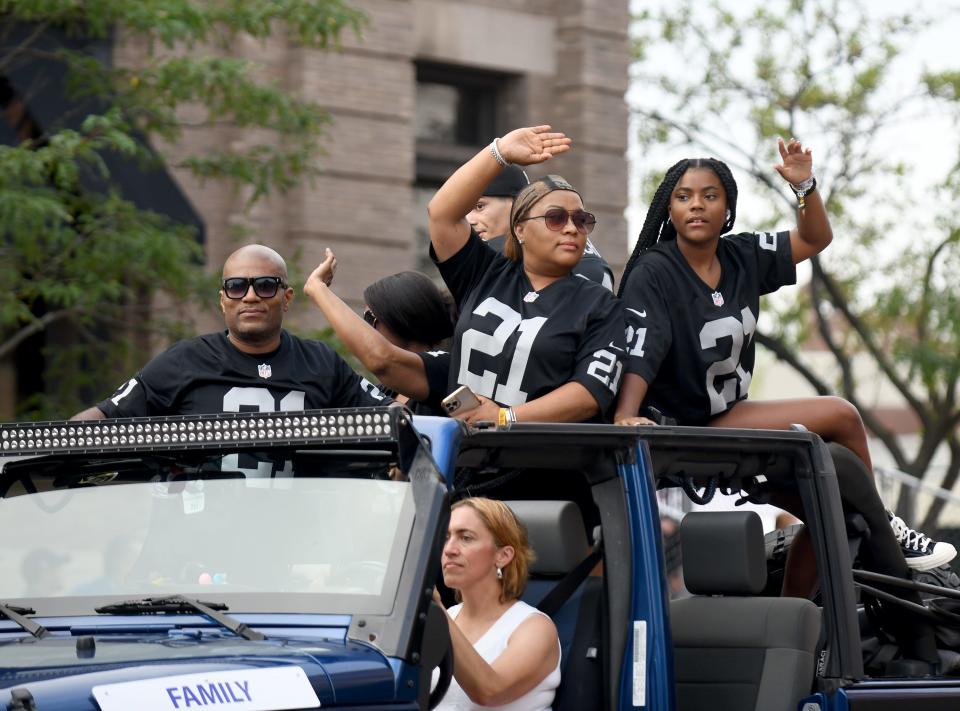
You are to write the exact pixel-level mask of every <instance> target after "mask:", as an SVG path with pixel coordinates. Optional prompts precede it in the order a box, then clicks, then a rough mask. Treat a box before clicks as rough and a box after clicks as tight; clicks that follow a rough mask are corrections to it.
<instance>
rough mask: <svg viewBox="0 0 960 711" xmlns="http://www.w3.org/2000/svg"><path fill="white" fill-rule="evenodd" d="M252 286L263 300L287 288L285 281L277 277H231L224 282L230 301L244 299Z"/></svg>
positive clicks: (225, 292) (224, 289) (225, 293)
mask: <svg viewBox="0 0 960 711" xmlns="http://www.w3.org/2000/svg"><path fill="white" fill-rule="evenodd" d="M251 286H252V287H253V293H254V294H256V295H257V296H259V297H260V298H261V299H271V298H273V297H274V296H276V295H277V291H278V290H279V289H281V288H283V289H286V288H287V285H286V283H284V281H283V279H281V278H280V277H275V276H258V277H230V278H229V279H224V280H223V293H224V295H225V296H226V297H227V298H228V299H242V298H243V297H244V296H246V295H247V291H249V289H250V287H251Z"/></svg>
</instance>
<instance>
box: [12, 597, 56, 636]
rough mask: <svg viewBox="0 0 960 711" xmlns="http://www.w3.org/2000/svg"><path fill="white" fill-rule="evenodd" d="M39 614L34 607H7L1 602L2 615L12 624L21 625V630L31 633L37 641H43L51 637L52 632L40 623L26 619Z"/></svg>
mask: <svg viewBox="0 0 960 711" xmlns="http://www.w3.org/2000/svg"><path fill="white" fill-rule="evenodd" d="M36 613H37V611H36V610H34V609H33V608H32V607H18V606H17V605H7V604H6V603H3V602H0V615H3V616H4V617H6V618H7V619H8V620H10V621H11V622H15V623H17V624H18V625H20V629H22V630H24V631H25V632H29V633H30V634H32V635H33V636H34V637H36V638H37V639H43V638H44V637H47V636H49V635H50V630H48V629H47V628H46V627H44V626H43V625H41V624H40V623H38V622H34V621H33V620H31V619H29V618H27V617H24V615H35V614H36Z"/></svg>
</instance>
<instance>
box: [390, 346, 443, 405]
mask: <svg viewBox="0 0 960 711" xmlns="http://www.w3.org/2000/svg"><path fill="white" fill-rule="evenodd" d="M416 355H418V356H419V357H420V360H421V361H423V371H424V373H425V375H426V376H427V388H428V394H427V397H426V398H425V399H423V400H413V399H411V400H407V403H406V406H407V407H408V408H409V409H410V411H411V412H413V414H414V415H430V416H432V417H446V416H447V411H446V410H444V409H443V398H445V397H446V396H447V379H448V378H449V375H450V353H449V352H448V351H425V352H423V353H417V354H416ZM377 387H378V388H379V389H380V390H381V391H382V392H384V393H386V394H387V395H388V396H389V397H392V398H395V397H396V396H397V394H398V393H397V391H395V390H391V389H389V388H387V387H384V386H383V385H382V384H379V385H377ZM400 394H401V395H402V394H403V393H400Z"/></svg>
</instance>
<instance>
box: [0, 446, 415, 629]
mask: <svg viewBox="0 0 960 711" xmlns="http://www.w3.org/2000/svg"><path fill="white" fill-rule="evenodd" d="M395 460H396V455H395V453H393V452H391V451H389V450H378V449H369V450H365V449H356V450H339V451H338V450H329V449H309V448H304V447H297V448H294V447H264V448H263V449H246V450H241V451H234V452H230V451H225V450H223V449H220V450H218V451H215V452H204V451H185V452H156V453H136V454H126V453H116V454H111V455H109V456H106V455H93V456H87V455H84V456H57V455H48V456H39V457H29V458H23V459H18V460H12V461H7V463H6V464H5V465H4V466H3V469H2V474H0V538H2V540H3V541H4V545H3V546H2V548H0V570H2V571H3V575H2V576H0V600H2V601H4V602H15V603H17V604H22V605H29V606H30V607H33V608H36V610H37V612H38V613H39V614H42V615H49V614H90V612H91V611H92V610H93V608H94V607H96V606H99V605H102V604H104V603H105V602H113V601H117V600H127V599H133V598H141V597H148V596H152V597H158V596H164V595H176V594H180V595H185V596H190V597H194V598H201V599H204V600H211V601H215V602H224V603H226V604H227V605H228V606H229V607H230V609H232V610H242V611H244V612H277V611H282V612H322V613H330V614H356V613H367V614H375V615H383V614H388V613H389V612H390V610H391V608H392V606H393V603H394V598H395V595H396V593H397V585H398V581H399V579H400V572H401V569H402V567H403V563H404V557H405V554H406V551H407V546H408V543H409V541H410V536H411V531H412V529H413V522H414V513H415V507H414V497H413V494H412V487H411V484H410V483H409V482H408V481H401V480H393V479H391V472H393V473H394V476H396V469H395V468H394V467H393V464H394V462H395Z"/></svg>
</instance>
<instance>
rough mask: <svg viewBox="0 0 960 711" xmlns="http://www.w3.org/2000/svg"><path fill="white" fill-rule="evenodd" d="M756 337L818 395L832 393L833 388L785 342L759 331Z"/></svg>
mask: <svg viewBox="0 0 960 711" xmlns="http://www.w3.org/2000/svg"><path fill="white" fill-rule="evenodd" d="M756 339H757V343H759V344H760V345H761V346H763V347H764V348H766V349H767V350H768V351H770V352H771V353H773V354H774V355H775V356H776V357H777V359H778V360H782V361H783V362H784V363H786V364H787V365H789V366H790V367H791V368H793V369H794V370H795V371H797V373H799V374H800V375H801V377H803V379H804V380H806V381H807V382H808V383H810V385H811V386H812V387H813V389H814V390H816V391H817V394H818V395H832V394H833V389H832V388H830V386H828V385H827V384H826V383H825V382H824V381H823V380H821V378H820V376H818V375H817V374H816V373H814V372H813V371H812V370H810V368H808V367H807V366H806V365H805V364H804V363H802V362H801V361H800V359H799V358H797V355H796V353H794V352H793V351H792V350H791V349H790V348H788V347H787V344H785V343H784V342H783V341H782V340H780V339H779V338H774V337H773V336H768V335H767V334H765V333H761V332H760V331H757V332H756Z"/></svg>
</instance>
